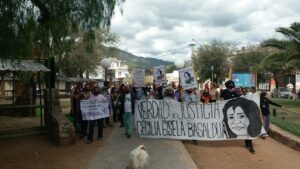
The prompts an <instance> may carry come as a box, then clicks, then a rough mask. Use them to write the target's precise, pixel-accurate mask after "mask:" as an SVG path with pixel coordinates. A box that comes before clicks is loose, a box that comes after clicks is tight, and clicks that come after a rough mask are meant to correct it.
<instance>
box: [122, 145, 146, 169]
mask: <svg viewBox="0 0 300 169" xmlns="http://www.w3.org/2000/svg"><path fill="white" fill-rule="evenodd" d="M148 158H149V155H148V153H147V152H146V146H144V145H140V146H138V147H137V148H135V149H133V150H132V151H131V152H130V155H129V166H128V167H127V169H144V167H145V165H146V164H147V163H148Z"/></svg>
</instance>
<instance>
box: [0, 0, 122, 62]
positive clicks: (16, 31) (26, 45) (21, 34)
mask: <svg viewBox="0 0 300 169" xmlns="http://www.w3.org/2000/svg"><path fill="white" fill-rule="evenodd" d="M124 1H125V0H89V1H86V0H61V1H58V0H18V1H16V0H13V1H0V22H1V26H0V32H1V36H0V37H1V38H0V49H1V54H0V55H1V57H16V56H23V57H28V56H30V54H31V51H32V49H33V48H34V47H35V46H40V47H41V50H43V51H48V52H45V55H49V49H50V48H52V49H56V50H55V51H50V52H57V51H59V50H57V49H63V47H62V46H64V45H65V44H64V43H65V42H66V41H65V39H66V38H67V37H69V36H70V34H71V33H72V32H77V31H78V30H82V31H83V33H84V36H83V38H84V40H85V41H86V42H90V41H94V40H95V37H96V35H95V30H96V28H99V27H109V25H110V19H111V17H112V15H113V13H114V9H115V6H116V4H119V5H122V4H123V2H124ZM121 10H122V8H121ZM87 44H89V43H87ZM91 44H92V43H91ZM16 45H18V48H16V47H15V46H16ZM86 47H87V48H86V49H87V50H91V49H92V45H87V46H86ZM45 49H46V50H45ZM61 53H63V52H61V51H60V54H61ZM55 54H56V53H53V54H52V55H55Z"/></svg>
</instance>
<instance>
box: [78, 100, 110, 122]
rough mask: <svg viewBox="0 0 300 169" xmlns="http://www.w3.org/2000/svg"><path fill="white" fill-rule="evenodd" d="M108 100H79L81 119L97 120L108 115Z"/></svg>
mask: <svg viewBox="0 0 300 169" xmlns="http://www.w3.org/2000/svg"><path fill="white" fill-rule="evenodd" d="M108 106H109V102H108V100H97V99H87V100H81V101H80V110H81V115H82V119H83V120H97V119H102V118H105V117H109V109H108Z"/></svg>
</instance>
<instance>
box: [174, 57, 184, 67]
mask: <svg viewBox="0 0 300 169" xmlns="http://www.w3.org/2000/svg"><path fill="white" fill-rule="evenodd" d="M174 64H175V66H176V67H177V68H179V69H181V68H183V67H184V61H183V60H181V59H178V60H175V62H174Z"/></svg>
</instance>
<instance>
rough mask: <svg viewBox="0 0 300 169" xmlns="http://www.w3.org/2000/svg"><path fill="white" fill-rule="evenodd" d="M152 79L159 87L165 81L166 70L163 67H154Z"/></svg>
mask: <svg viewBox="0 0 300 169" xmlns="http://www.w3.org/2000/svg"><path fill="white" fill-rule="evenodd" d="M153 72H154V73H153V78H154V83H155V84H158V85H161V84H162V83H163V82H165V81H166V69H165V67H164V66H155V67H153Z"/></svg>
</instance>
